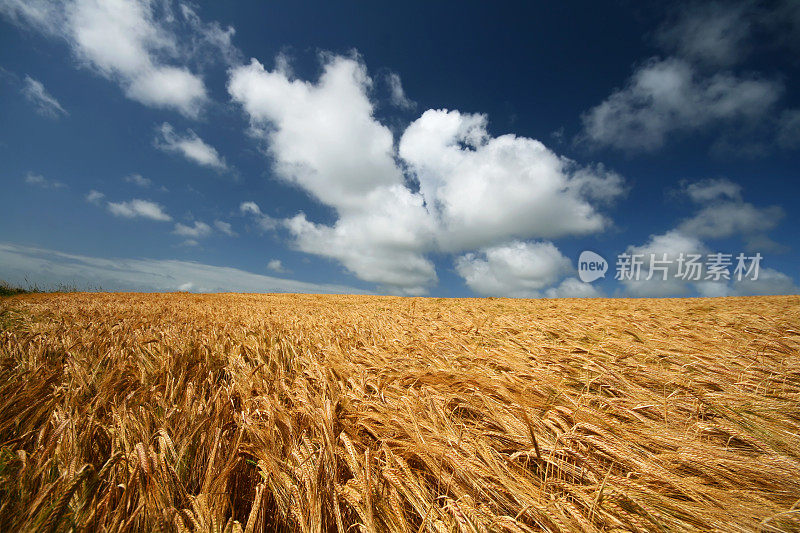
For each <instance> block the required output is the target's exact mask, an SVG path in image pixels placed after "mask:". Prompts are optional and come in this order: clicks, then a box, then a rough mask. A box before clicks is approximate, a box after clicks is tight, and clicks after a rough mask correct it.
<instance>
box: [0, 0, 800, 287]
mask: <svg viewBox="0 0 800 533" xmlns="http://www.w3.org/2000/svg"><path fill="white" fill-rule="evenodd" d="M798 35H800V5H799V4H797V3H796V2H792V1H790V0H786V1H783V2H781V1H777V2H770V3H758V2H749V1H748V2H745V1H739V2H710V3H709V2H698V3H692V2H686V3H676V4H673V5H669V6H667V5H665V4H662V3H656V2H653V3H641V2H627V1H626V2H611V3H603V4H602V5H600V4H599V3H595V2H583V3H578V2H575V3H543V4H542V5H529V4H528V3H505V4H503V5H501V6H499V7H498V6H496V5H491V6H490V5H489V4H485V3H479V2H465V3H459V4H458V6H457V7H456V6H455V5H454V4H453V5H447V4H446V3H434V2H418V3H404V4H395V5H391V6H383V5H382V6H380V7H377V5H376V6H372V5H369V4H367V3H363V2H351V3H336V4H333V3H324V2H319V3H304V4H303V5H298V3H294V2H274V3H273V2H270V3H263V2H209V3H187V2H180V1H170V0H159V1H152V2H148V1H140V0H108V1H99V0H69V1H55V2H53V1H24V0H0V91H2V95H3V97H2V100H0V161H1V162H2V163H0V165H1V166H0V180H2V185H3V191H4V194H3V195H2V197H0V279H5V280H8V281H10V282H12V283H25V280H26V279H27V280H28V281H30V282H34V283H37V284H40V285H45V286H47V285H54V284H57V283H66V284H72V285H76V286H78V287H79V288H84V287H85V288H95V287H100V288H102V289H105V290H191V291H218V290H233V291H254V292H255V291H257V292H272V291H298V292H366V293H370V292H372V293H382V294H405V295H433V296H446V297H450V296H473V295H475V296H518V297H560V296H695V295H702V296H718V295H737V294H775V293H777V294H786V293H797V292H798V288H797V284H798V281H799V280H800V277H798V274H799V273H798V268H797V265H798V259H800V255H799V254H800V251H798V246H797V245H798V242H797V238H796V234H797V232H796V228H797V227H798V223H800V214H798V210H797V209H796V208H795V205H794V202H795V199H796V198H797V194H798V191H800V185H798V175H797V174H798V171H797V169H798V168H800V91H798V90H797V86H798V79H800V78H799V77H798V74H799V73H800V62H799V61H798V59H797V58H798V57H800V54H798V52H800V38H798ZM583 250H592V251H594V252H597V253H599V254H600V255H602V256H603V257H604V258H605V259H606V260H607V261H608V263H609V267H608V272H607V274H606V276H605V278H601V279H599V280H597V281H594V282H592V283H586V282H583V281H581V280H580V279H579V277H580V276H579V275H578V274H579V273H578V272H577V270H576V269H577V266H578V261H577V260H578V256H579V254H580V253H581V252H582V251H583ZM718 252H719V253H727V254H732V256H733V257H734V258H735V257H736V256H737V255H738V254H740V253H743V254H745V255H746V256H747V257H753V256H754V255H755V254H756V253H758V254H760V255H761V257H762V259H761V263H760V267H759V268H760V269H759V273H758V276H756V278H757V279H752V277H753V276H751V279H747V278H745V279H742V280H737V279H736V277H735V276H734V275H733V269H734V267H735V259H734V260H733V263H734V264H732V265H731V266H730V273H731V278H732V279H729V280H726V279H724V278H721V279H715V278H713V277H710V276H707V275H706V272H705V271H704V272H703V274H702V276H701V277H700V279H685V278H682V277H680V272H679V271H678V258H679V257H683V256H688V255H689V254H695V255H700V256H702V257H703V258H704V259H707V258H708V256H709V255H711V254H714V253H718ZM620 254H629V255H638V256H639V257H641V258H642V261H643V264H642V268H643V271H644V274H647V272H648V270H649V269H650V268H651V266H652V265H653V260H654V259H655V258H662V257H663V254H666V259H667V261H668V262H669V264H670V266H669V269H668V271H666V272H661V271H657V272H656V273H657V274H658V275H656V276H653V277H651V279H650V280H647V279H640V280H627V279H625V280H617V279H614V278H615V268H616V266H615V263H616V262H617V260H618V256H619V255H620ZM651 254H655V255H651ZM682 254H683V255H682ZM662 274H663V276H662ZM707 277H708V279H706V278H707ZM664 278H666V279H664Z"/></svg>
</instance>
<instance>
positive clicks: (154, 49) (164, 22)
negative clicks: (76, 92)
mask: <svg viewBox="0 0 800 533" xmlns="http://www.w3.org/2000/svg"><path fill="white" fill-rule="evenodd" d="M0 13H2V14H3V15H4V16H5V17H6V18H8V19H10V20H11V21H12V22H14V23H16V24H19V25H21V26H23V27H30V28H33V29H36V30H38V31H40V32H42V33H44V34H46V35H49V36H52V37H57V38H60V39H63V40H64V41H66V42H67V44H68V45H69V46H70V48H71V49H72V52H73V54H74V55H75V56H76V57H77V58H78V60H79V61H80V63H81V64H82V65H84V66H85V67H87V68H89V69H91V70H93V71H94V72H96V73H98V74H100V75H101V76H103V77H105V78H107V79H109V80H112V81H115V82H116V83H118V84H119V85H120V86H121V87H122V89H123V91H124V92H125V94H126V96H127V97H128V98H131V99H132V100H136V101H138V102H141V103H142V104H145V105H148V106H151V107H158V108H168V109H173V110H176V111H178V112H180V113H182V114H183V115H185V116H187V117H192V118H194V117H197V116H198V115H199V114H200V112H201V111H202V108H203V106H204V105H205V103H206V102H207V100H208V96H207V91H206V87H205V84H204V82H203V79H202V77H201V76H200V74H198V73H196V72H192V70H191V69H190V68H189V67H188V66H187V63H188V62H190V60H194V61H195V62H197V61H199V59H197V58H195V57H193V56H195V55H197V56H199V57H203V56H205V55H207V54H205V53H202V52H205V51H206V50H207V49H208V47H207V46H206V47H200V46H199V43H209V42H210V43H212V44H213V45H214V46H215V47H216V48H217V49H219V50H221V51H222V52H221V53H222V55H225V54H226V53H228V51H229V50H230V48H231V45H230V36H231V35H232V34H233V32H232V30H231V29H228V30H222V29H221V28H219V26H218V25H213V24H212V25H207V24H203V23H202V22H201V21H199V18H198V17H197V15H196V14H195V13H194V11H193V10H191V9H181V10H177V12H176V11H175V10H174V9H173V3H172V2H170V1H167V2H150V1H147V0H112V1H101V0H56V1H46V0H31V1H29V0H3V1H2V2H0ZM183 32H188V35H189V37H188V39H187V40H186V42H183V41H181V40H180V39H179V38H178V34H179V33H183Z"/></svg>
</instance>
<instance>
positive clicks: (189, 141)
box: [153, 122, 228, 171]
mask: <svg viewBox="0 0 800 533" xmlns="http://www.w3.org/2000/svg"><path fill="white" fill-rule="evenodd" d="M156 131H157V133H156V138H155V140H154V141H153V143H154V144H155V146H156V147H157V148H158V149H160V150H163V151H165V152H171V153H176V154H180V155H182V156H183V157H185V158H186V159H187V160H189V161H191V162H193V163H196V164H198V165H200V166H204V167H208V168H212V169H214V170H217V171H223V170H227V169H228V165H227V164H226V163H225V159H224V158H222V157H220V155H219V153H218V152H217V150H216V149H215V148H214V147H213V146H211V145H209V144H208V143H206V142H205V141H203V139H201V138H200V137H199V136H198V135H197V134H196V133H195V132H194V131H192V130H187V131H186V133H184V134H179V133H177V132H176V131H175V129H174V128H173V127H172V125H171V124H169V123H167V122H165V123H163V124H161V126H159V127H158V128H157V130H156Z"/></svg>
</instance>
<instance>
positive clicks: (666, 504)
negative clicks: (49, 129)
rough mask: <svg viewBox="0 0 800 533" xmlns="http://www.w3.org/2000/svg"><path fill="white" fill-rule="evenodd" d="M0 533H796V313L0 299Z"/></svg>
mask: <svg viewBox="0 0 800 533" xmlns="http://www.w3.org/2000/svg"><path fill="white" fill-rule="evenodd" d="M0 391H1V392H0V404H1V405H2V409H0V530H2V531H156V530H158V531H215V532H217V531H218V532H222V531H229V532H236V531H244V532H248V533H249V532H255V531H286V532H288V531H304V532H305V531H308V532H322V531H325V532H328V531H330V532H339V533H344V532H348V533H350V532H358V531H365V532H374V531H393V532H394V531H399V532H406V533H416V532H423V531H431V532H450V531H452V532H461V531H464V532H475V531H477V532H484V531H508V532H530V531H562V532H567V531H664V532H666V531H697V530H701V531H726V532H729V531H793V530H794V531H796V530H798V528H800V502H799V501H798V500H800V297H795V296H779V297H750V298H721V299H664V300H624V299H617V300H612V299H609V300H602V299H601V300H508V299H432V298H394V297H366V296H316V295H248V294H219V295H191V294H34V295H24V296H14V297H9V298H3V299H0Z"/></svg>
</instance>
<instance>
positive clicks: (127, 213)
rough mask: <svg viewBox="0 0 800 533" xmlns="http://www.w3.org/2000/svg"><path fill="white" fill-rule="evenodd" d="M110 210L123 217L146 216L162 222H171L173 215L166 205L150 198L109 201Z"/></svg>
mask: <svg viewBox="0 0 800 533" xmlns="http://www.w3.org/2000/svg"><path fill="white" fill-rule="evenodd" d="M106 206H107V207H108V211H109V212H110V213H111V214H112V215H114V216H118V217H122V218H146V219H150V220H157V221H161V222H169V221H170V220H172V217H171V216H169V215H168V214H167V213H166V212H165V211H164V207H163V206H161V205H159V204H157V203H155V202H151V201H149V200H140V199H134V200H129V201H127V202H108V203H107V204H106Z"/></svg>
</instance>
